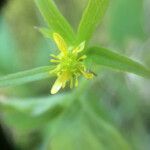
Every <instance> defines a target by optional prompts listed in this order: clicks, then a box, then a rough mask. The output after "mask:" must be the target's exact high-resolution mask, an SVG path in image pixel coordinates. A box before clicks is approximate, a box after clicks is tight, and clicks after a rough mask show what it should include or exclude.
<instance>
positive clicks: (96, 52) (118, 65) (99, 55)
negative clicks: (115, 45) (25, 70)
mask: <svg viewBox="0 0 150 150" xmlns="http://www.w3.org/2000/svg"><path fill="white" fill-rule="evenodd" d="M87 55H88V57H89V59H91V60H92V62H93V63H96V64H99V65H102V66H106V67H110V68H112V69H116V70H120V71H125V72H130V73H134V74H136V75H139V76H143V77H146V78H150V70H149V69H148V68H146V67H144V66H143V65H142V64H140V63H138V62H136V61H134V60H132V59H130V58H128V57H126V56H123V55H120V54H118V53H116V52H113V51H110V50H108V49H106V48H101V47H92V48H89V49H88V50H87Z"/></svg>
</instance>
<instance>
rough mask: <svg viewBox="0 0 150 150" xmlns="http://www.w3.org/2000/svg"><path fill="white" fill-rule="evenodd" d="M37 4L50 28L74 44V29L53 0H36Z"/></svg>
mask: <svg viewBox="0 0 150 150" xmlns="http://www.w3.org/2000/svg"><path fill="white" fill-rule="evenodd" d="M36 4H37V6H38V8H39V9H40V11H41V13H42V15H43V17H44V19H45V21H46V22H47V23H48V25H49V27H50V30H52V31H53V32H57V33H59V34H60V35H61V36H62V37H63V38H64V39H65V40H66V41H67V42H68V43H69V44H72V43H73V42H74V39H75V34H74V32H73V29H72V27H71V26H70V25H69V23H68V22H67V21H66V19H65V18H64V17H63V16H62V14H61V13H60V12H59V10H58V9H57V7H56V5H55V3H54V2H53V0H36Z"/></svg>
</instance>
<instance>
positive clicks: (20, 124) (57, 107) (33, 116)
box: [0, 94, 71, 130]
mask: <svg viewBox="0 0 150 150" xmlns="http://www.w3.org/2000/svg"><path fill="white" fill-rule="evenodd" d="M70 99H71V98H70V95H68V94H66V95H65V94H63V95H55V96H48V97H41V98H30V99H22V100H21V99H8V100H7V99H6V100H2V99H1V100H0V112H1V114H2V116H4V117H2V119H3V120H4V121H5V122H6V123H7V124H8V125H10V126H11V127H12V126H13V127H15V128H17V129H18V128H19V129H26V130H30V129H35V128H38V127H40V126H42V125H44V124H45V123H47V122H49V121H51V120H52V119H54V118H56V117H57V116H59V115H60V114H61V113H62V112H63V111H64V110H65V108H66V107H69V105H70V103H71V100H70Z"/></svg>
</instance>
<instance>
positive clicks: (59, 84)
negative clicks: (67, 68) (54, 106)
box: [51, 76, 62, 94]
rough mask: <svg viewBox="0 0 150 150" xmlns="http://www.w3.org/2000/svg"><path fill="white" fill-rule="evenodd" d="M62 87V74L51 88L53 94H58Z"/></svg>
mask: <svg viewBox="0 0 150 150" xmlns="http://www.w3.org/2000/svg"><path fill="white" fill-rule="evenodd" d="M61 87H62V79H61V76H60V77H58V78H57V80H56V81H55V83H54V85H53V87H52V89H51V94H56V93H57V92H58V91H59V90H60V89H61Z"/></svg>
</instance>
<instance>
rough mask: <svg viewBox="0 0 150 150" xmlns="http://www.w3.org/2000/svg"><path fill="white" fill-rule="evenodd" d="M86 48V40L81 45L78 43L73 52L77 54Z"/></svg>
mask: <svg viewBox="0 0 150 150" xmlns="http://www.w3.org/2000/svg"><path fill="white" fill-rule="evenodd" d="M84 48H85V41H84V42H82V43H81V44H80V45H78V46H77V47H76V48H75V49H74V50H73V53H75V54H77V53H80V52H81V51H83V50H84Z"/></svg>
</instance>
